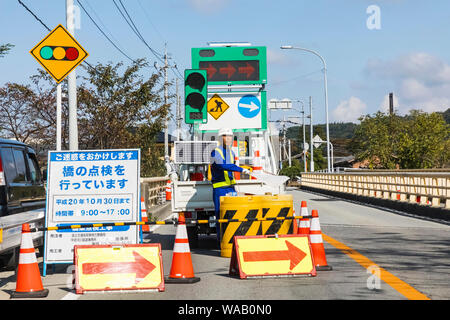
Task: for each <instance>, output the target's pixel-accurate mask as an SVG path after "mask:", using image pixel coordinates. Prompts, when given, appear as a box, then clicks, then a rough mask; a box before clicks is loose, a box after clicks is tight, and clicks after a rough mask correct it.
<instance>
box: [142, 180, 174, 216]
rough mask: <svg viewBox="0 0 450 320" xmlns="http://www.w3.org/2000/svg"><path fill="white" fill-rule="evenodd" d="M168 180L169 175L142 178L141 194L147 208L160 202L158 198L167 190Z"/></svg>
mask: <svg viewBox="0 0 450 320" xmlns="http://www.w3.org/2000/svg"><path fill="white" fill-rule="evenodd" d="M168 180H169V178H168V177H151V178H141V196H142V197H143V198H144V201H145V206H146V208H147V210H148V208H151V207H152V206H155V205H157V204H160V203H159V200H158V199H160V197H161V193H163V192H164V191H165V189H166V184H167V181H168ZM164 199H165V198H164Z"/></svg>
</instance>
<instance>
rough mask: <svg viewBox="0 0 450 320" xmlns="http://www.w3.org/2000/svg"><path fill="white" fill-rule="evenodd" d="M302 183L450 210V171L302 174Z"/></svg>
mask: <svg viewBox="0 0 450 320" xmlns="http://www.w3.org/2000/svg"><path fill="white" fill-rule="evenodd" d="M301 178H302V179H301V185H302V186H305V187H310V188H315V189H323V190H329V191H335V192H344V193H350V194H353V195H361V196H366V197H375V198H382V199H390V200H394V201H407V202H411V203H419V204H422V205H430V206H432V207H444V208H445V209H450V173H449V172H392V171H381V172H376V171H375V172H367V171H364V172H346V173H321V172H319V173H316V172H311V173H302V175H301Z"/></svg>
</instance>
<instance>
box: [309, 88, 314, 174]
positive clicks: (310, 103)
mask: <svg viewBox="0 0 450 320" xmlns="http://www.w3.org/2000/svg"><path fill="white" fill-rule="evenodd" d="M309 113H310V126H309V138H310V139H311V141H310V148H311V159H310V161H309V162H310V163H311V169H310V171H311V172H314V145H313V114H312V97H311V96H309Z"/></svg>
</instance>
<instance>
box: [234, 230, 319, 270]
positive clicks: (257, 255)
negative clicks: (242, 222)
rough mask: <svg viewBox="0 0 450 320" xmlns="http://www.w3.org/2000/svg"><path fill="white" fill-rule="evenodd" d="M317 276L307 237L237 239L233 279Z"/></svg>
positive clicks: (282, 236) (243, 237)
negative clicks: (235, 277)
mask: <svg viewBox="0 0 450 320" xmlns="http://www.w3.org/2000/svg"><path fill="white" fill-rule="evenodd" d="M302 274H308V275H311V276H315V275H316V269H315V267H314V263H313V257H312V254H311V246H310V243H309V239H308V236H307V235H280V236H277V237H275V236H236V237H234V246H233V252H232V256H231V261H230V275H239V276H240V278H241V279H245V278H247V277H256V276H277V275H302Z"/></svg>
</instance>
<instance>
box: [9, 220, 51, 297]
mask: <svg viewBox="0 0 450 320" xmlns="http://www.w3.org/2000/svg"><path fill="white" fill-rule="evenodd" d="M47 295H48V289H44V287H43V286H42V279H41V274H40V272H39V266H38V263H37V260H36V253H35V251H34V246H33V239H32V238H31V232H30V225H29V224H28V223H25V224H23V225H22V241H21V243H20V255H19V266H18V268H17V281H16V291H14V292H12V293H11V298H45V297H46V296H47Z"/></svg>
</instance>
